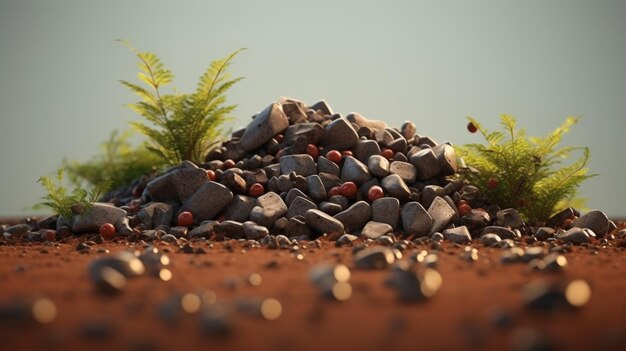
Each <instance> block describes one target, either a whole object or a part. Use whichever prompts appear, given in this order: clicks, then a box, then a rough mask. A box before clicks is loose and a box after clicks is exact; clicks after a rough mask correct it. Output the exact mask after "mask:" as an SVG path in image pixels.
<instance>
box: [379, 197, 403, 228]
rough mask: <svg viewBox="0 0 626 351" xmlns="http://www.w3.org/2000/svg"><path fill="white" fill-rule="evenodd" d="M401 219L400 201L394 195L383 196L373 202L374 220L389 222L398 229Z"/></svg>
mask: <svg viewBox="0 0 626 351" xmlns="http://www.w3.org/2000/svg"><path fill="white" fill-rule="evenodd" d="M399 219H400V201H398V199H396V198H394V197H382V198H380V199H377V200H375V201H374V202H373V203H372V220H373V221H376V222H381V223H387V224H389V225H390V226H391V228H393V229H394V230H396V229H398V221H399Z"/></svg>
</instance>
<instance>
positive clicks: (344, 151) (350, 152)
mask: <svg viewBox="0 0 626 351" xmlns="http://www.w3.org/2000/svg"><path fill="white" fill-rule="evenodd" d="M341 156H352V151H350V150H343V151H342V152H341Z"/></svg>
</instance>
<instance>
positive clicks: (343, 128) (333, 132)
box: [320, 118, 359, 151]
mask: <svg viewBox="0 0 626 351" xmlns="http://www.w3.org/2000/svg"><path fill="white" fill-rule="evenodd" d="M358 140H359V135H358V134H357V133H356V131H355V130H354V128H352V125H351V124H350V122H349V121H348V120H347V119H345V118H337V119H336V120H334V121H332V122H331V123H330V124H328V125H327V126H326V129H325V133H324V136H323V137H322V140H321V141H320V145H321V146H323V147H325V149H326V150H339V151H342V150H345V149H350V148H351V147H353V146H354V145H355V144H356V143H357V141H358Z"/></svg>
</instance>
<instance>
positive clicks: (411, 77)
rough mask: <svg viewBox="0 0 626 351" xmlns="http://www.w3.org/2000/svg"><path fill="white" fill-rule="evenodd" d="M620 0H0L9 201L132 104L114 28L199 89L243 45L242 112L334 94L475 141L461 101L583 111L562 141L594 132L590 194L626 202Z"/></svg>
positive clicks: (89, 144)
mask: <svg viewBox="0 0 626 351" xmlns="http://www.w3.org/2000/svg"><path fill="white" fill-rule="evenodd" d="M625 17H626V2H625V1H619V0H615V1H591V0H590V1H543V0H541V1H539V0H531V1H502V0H494V1H320V0H307V1H254V2H253V1H155V0H151V1H127V0H125V1H118V0H115V1H113V0H109V1H84V0H76V1H68V0H55V1H48V0H41V1H33V0H0V123H1V124H0V165H1V166H0V184H1V189H2V195H1V198H0V215H2V216H4V215H16V214H24V213H32V212H30V211H24V208H25V207H27V206H30V205H32V204H33V203H35V202H37V200H38V198H39V197H40V196H42V195H43V191H42V189H41V188H40V186H39V185H38V184H36V183H35V181H36V179H37V178H38V177H39V176H40V175H43V174H50V173H52V172H54V170H55V169H56V168H57V167H58V166H60V165H61V161H62V159H63V158H64V157H67V158H69V159H76V160H87V159H89V158H90V157H91V156H92V155H94V154H97V153H98V152H99V151H100V150H99V144H100V143H101V142H102V141H104V140H105V139H106V138H107V137H108V135H109V133H110V132H111V130H113V129H125V128H127V123H128V122H129V121H132V120H138V119H139V117H138V116H136V115H135V114H134V113H133V112H132V111H130V110H129V109H128V108H127V107H125V104H127V103H129V102H132V101H134V96H133V95H132V94H131V93H130V92H128V91H127V90H126V89H125V88H124V87H122V86H121V85H120V84H119V83H118V80H119V79H134V76H135V73H136V62H135V58H134V57H133V55H132V54H131V53H130V52H129V51H128V49H127V48H125V47H123V46H121V45H120V44H119V43H117V42H115V39H118V38H125V39H128V40H130V41H131V42H132V43H133V45H134V46H135V47H137V48H138V49H141V50H149V51H153V52H155V53H156V54H157V55H159V56H160V57H161V58H162V60H163V61H164V62H165V64H166V66H168V67H169V68H170V69H172V70H173V72H174V74H175V76H176V79H175V81H174V82H175V85H176V86H177V87H179V88H181V90H183V91H188V90H191V89H193V87H194V84H195V81H196V78H197V77H198V76H199V75H200V74H201V73H202V72H203V71H204V70H205V68H206V67H207V66H208V64H209V62H210V61H211V60H213V59H216V58H221V57H223V56H225V55H227V54H228V53H230V52H231V51H233V50H235V49H237V48H240V47H247V48H249V50H248V51H245V52H243V53H242V54H241V55H240V56H239V57H238V58H237V60H236V62H235V64H234V66H233V70H232V72H233V73H234V74H236V75H242V76H245V77H246V79H245V80H243V81H242V82H240V83H239V84H238V85H236V86H235V87H234V88H233V89H232V91H231V94H230V101H231V102H234V103H237V104H239V108H238V109H237V110H236V111H235V113H236V115H237V116H238V120H237V122H236V123H234V125H235V126H241V125H244V124H245V123H246V122H247V121H248V118H249V116H250V115H252V114H253V113H254V112H256V111H258V110H261V109H262V108H264V107H265V106H267V105H268V104H269V103H270V102H272V101H274V100H276V99H278V97H279V96H281V95H287V96H291V97H295V98H299V99H303V100H305V101H308V102H314V101H316V100H317V99H319V98H325V99H327V101H329V102H330V104H331V105H332V107H333V108H334V109H335V110H336V111H338V112H341V113H344V114H345V113H348V112H351V111H358V112H360V113H362V114H364V115H365V116H368V117H371V118H377V119H385V120H387V121H388V122H389V123H390V124H392V125H395V126H399V125H400V124H401V123H402V122H403V121H404V120H407V119H409V120H412V121H414V122H415V123H416V124H417V126H418V132H419V133H420V134H424V135H428V136H431V137H433V138H434V139H436V140H439V141H443V140H451V141H452V142H453V143H455V144H463V143H467V142H475V141H479V140H478V139H477V138H478V137H477V136H476V135H471V134H469V133H467V131H466V129H465V125H466V119H465V116H467V115H471V116H474V117H476V118H478V119H479V120H481V121H483V124H485V125H486V126H487V127H490V128H496V127H497V126H498V115H499V114H500V113H510V114H512V115H514V116H516V117H517V119H518V120H519V122H520V124H521V125H523V126H526V127H527V129H528V131H529V133H530V134H535V135H539V134H544V133H547V132H548V131H549V130H552V129H553V128H554V127H556V126H558V125H559V124H560V123H561V122H562V121H563V120H564V119H565V117H566V116H568V115H583V116H584V117H583V119H582V121H581V123H580V124H579V125H578V126H576V127H575V128H574V130H573V132H572V133H571V134H570V135H568V137H567V138H566V140H565V143H566V144H571V145H586V146H589V147H590V148H591V152H592V162H591V165H590V166H591V168H592V171H593V172H595V173H599V174H600V175H599V176H598V177H596V178H593V179H591V180H589V181H587V182H586V183H585V184H584V185H583V186H582V188H581V195H582V196H585V197H587V199H588V206H589V207H592V208H599V209H603V210H605V211H606V212H607V213H608V214H609V215H613V216H623V215H624V214H625V211H624V208H623V202H624V199H626V187H625V186H624V181H623V174H624V171H625V166H624V161H625V159H626V158H625V157H624V151H623V150H624V147H623V144H622V139H623V133H624V131H626V96H625V95H626V67H625V65H626V21H624V18H625Z"/></svg>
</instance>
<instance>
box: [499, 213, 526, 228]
mask: <svg viewBox="0 0 626 351" xmlns="http://www.w3.org/2000/svg"><path fill="white" fill-rule="evenodd" d="M496 225H499V226H501V227H509V228H519V227H522V226H524V221H523V220H522V216H520V214H519V212H517V210H516V209H514V208H506V209H504V210H500V211H498V212H497V213H496Z"/></svg>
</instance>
